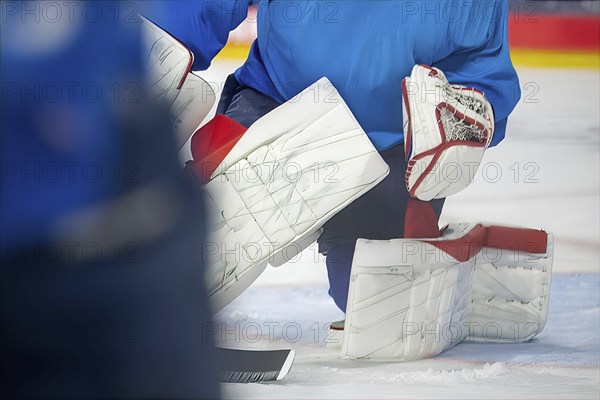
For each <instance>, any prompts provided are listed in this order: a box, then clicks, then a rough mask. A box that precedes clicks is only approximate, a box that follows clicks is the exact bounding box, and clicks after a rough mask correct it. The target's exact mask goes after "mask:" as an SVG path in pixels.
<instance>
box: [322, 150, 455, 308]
mask: <svg viewBox="0 0 600 400" xmlns="http://www.w3.org/2000/svg"><path fill="white" fill-rule="evenodd" d="M381 156H382V157H383V159H384V160H385V162H386V163H387V164H388V166H389V168H390V173H389V175H388V176H387V177H386V178H385V179H384V180H383V181H381V182H380V183H379V184H378V185H377V186H375V187H374V188H373V189H371V190H370V191H369V192H367V193H366V194H364V195H363V196H362V197H360V198H358V199H357V200H355V201H354V202H353V203H351V204H350V205H348V206H346V207H345V208H344V209H343V210H342V211H340V212H339V213H338V214H337V215H335V216H334V217H333V218H331V220H329V221H328V222H327V223H326V224H325V226H324V232H323V234H322V235H321V237H320V238H319V248H320V251H321V252H323V253H325V254H326V255H327V258H326V265H327V274H328V277H329V285H330V289H329V294H330V295H331V297H332V298H333V300H334V302H335V304H336V305H337V306H338V307H339V308H340V309H341V310H342V311H345V310H346V301H347V298H348V286H349V280H350V270H351V266H352V256H353V254H354V247H355V244H356V240H357V239H358V238H367V239H373V240H385V239H394V238H402V237H404V217H405V212H406V204H407V202H408V200H409V198H410V196H409V194H408V191H407V189H406V186H405V184H404V174H405V172H406V161H405V158H404V146H402V145H398V146H395V147H393V148H391V149H388V150H385V151H383V152H381ZM430 204H431V205H432V207H433V209H434V211H435V214H436V217H437V218H438V219H439V217H440V214H441V212H442V206H443V204H444V200H443V199H438V200H433V201H431V202H430Z"/></svg>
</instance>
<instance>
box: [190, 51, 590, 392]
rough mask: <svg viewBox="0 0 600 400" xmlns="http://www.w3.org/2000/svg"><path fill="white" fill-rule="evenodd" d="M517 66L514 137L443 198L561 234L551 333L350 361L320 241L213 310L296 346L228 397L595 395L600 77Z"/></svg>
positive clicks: (463, 208)
mask: <svg viewBox="0 0 600 400" xmlns="http://www.w3.org/2000/svg"><path fill="white" fill-rule="evenodd" d="M237 65H238V63H236V62H225V61H218V62H216V63H215V64H214V65H213V66H212V67H211V68H210V69H209V70H208V71H205V72H203V73H201V75H202V76H203V77H205V79H207V80H208V81H211V82H214V83H216V84H217V85H221V84H222V82H223V81H224V78H225V76H226V75H227V74H228V73H230V72H232V71H233V70H234V69H235V67H236V66H237ZM518 73H519V76H520V80H521V88H522V90H523V95H522V98H521V101H520V102H519V104H518V106H517V108H516V110H515V112H514V113H513V114H512V116H511V118H510V119H509V125H508V132H507V138H506V139H505V140H504V141H503V142H502V143H501V144H500V145H499V146H498V147H496V148H494V149H491V150H489V151H488V152H487V154H486V158H485V160H484V164H483V165H482V168H480V170H479V172H478V175H477V177H476V180H475V183H474V184H473V185H471V186H470V187H469V188H467V189H466V190H464V191H463V192H461V193H459V194H457V195H455V196H452V197H451V198H449V199H448V200H447V202H446V205H445V208H444V211H443V214H442V218H441V219H442V221H441V222H442V223H445V222H450V221H454V222H461V221H486V222H490V223H497V224H503V225H516V226H523V227H535V228H543V229H545V230H547V231H548V232H552V233H554V234H555V240H556V250H555V261H554V276H553V283H552V290H551V297H550V312H549V319H548V323H547V325H546V328H545V330H544V331H543V332H542V333H541V334H540V335H538V336H537V338H536V339H535V340H533V341H532V342H529V343H523V344H513V345H508V344H494V343H485V344H475V343H462V344H460V345H458V346H456V347H455V348H453V349H451V350H450V351H447V352H445V353H443V354H442V355H440V356H438V357H436V358H433V359H429V360H423V361H417V362H410V363H376V362H364V361H361V362H357V361H348V360H342V359H340V358H339V354H338V352H337V351H335V350H331V349H329V348H326V346H325V344H324V341H325V340H326V332H327V331H326V327H327V325H328V323H330V322H331V321H335V320H339V319H342V318H343V314H342V313H341V312H340V311H339V310H338V309H337V308H336V307H335V305H334V304H333V302H332V301H331V299H330V298H329V297H328V295H327V288H328V284H327V277H326V270H325V265H324V259H323V257H322V256H320V255H319V254H318V252H317V251H316V248H315V247H314V246H312V247H311V248H309V249H307V250H306V251H305V252H304V253H302V254H301V255H300V256H299V257H297V258H296V259H294V260H292V262H290V263H288V264H286V265H284V266H282V267H280V268H278V269H274V268H271V267H269V268H268V269H267V271H266V272H265V273H264V274H263V275H262V276H261V277H260V278H259V279H258V281H257V282H255V284H254V285H253V286H252V287H251V288H250V289H249V290H247V291H246V292H245V293H244V294H242V296H240V297H239V298H238V299H236V300H235V301H234V302H233V303H232V304H230V305H229V306H228V307H227V308H225V309H224V310H222V311H221V312H220V313H219V314H218V315H217V321H218V323H219V324H221V323H226V324H227V327H228V328H229V329H230V330H229V331H225V330H224V329H221V333H222V334H225V335H226V336H227V337H226V339H227V340H228V341H229V342H233V343H232V344H237V345H238V346H239V347H252V348H293V349H295V350H296V352H297V358H296V362H295V364H294V366H293V367H292V370H291V372H290V374H289V375H288V377H287V378H286V379H284V380H283V381H280V382H277V383H269V384H225V385H223V391H224V396H225V397H226V398H256V399H265V398H268V399H275V398H277V399H281V398H344V399H350V398H352V399H354V398H359V399H360V398H376V399H383V398H511V399H516V398H561V399H562V398H595V399H598V398H599V396H600V393H599V391H600V387H599V385H600V383H599V382H600V372H599V364H600V346H599V341H600V311H599V303H600V294H599V292H600V290H599V289H600V275H599V272H600V215H599V208H600V179H599V174H600V116H599V115H600V79H599V73H598V71H597V70H558V69H529V68H520V69H518ZM186 157H188V158H189V155H188V154H187V153H186V152H184V158H186ZM498 173H500V175H498ZM236 324H237V325H236ZM236 342H237V343H236Z"/></svg>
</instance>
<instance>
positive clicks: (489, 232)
mask: <svg viewBox="0 0 600 400" xmlns="http://www.w3.org/2000/svg"><path fill="white" fill-rule="evenodd" d="M425 242H426V243H429V244H430V245H432V246H435V247H437V248H438V249H440V250H442V251H444V252H445V253H447V254H449V255H450V256H452V257H453V258H455V259H456V260H458V261H460V262H465V261H468V260H470V259H471V258H473V257H475V256H476V255H477V254H478V253H479V252H480V251H481V249H482V248H484V247H491V248H495V249H502V250H512V251H520V252H524V253H530V254H544V253H546V251H547V250H546V249H547V246H548V234H547V233H546V232H544V231H538V230H535V229H524V228H507V227H504V226H483V225H479V224H478V225H475V226H474V227H473V229H471V230H470V231H469V232H467V233H466V234H465V235H464V236H463V237H461V238H459V239H454V240H435V241H434V240H431V241H430V240H425Z"/></svg>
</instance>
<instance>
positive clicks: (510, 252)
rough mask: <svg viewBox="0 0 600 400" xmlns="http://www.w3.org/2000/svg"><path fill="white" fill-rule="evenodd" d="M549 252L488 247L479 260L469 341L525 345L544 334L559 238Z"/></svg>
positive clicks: (549, 239)
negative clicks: (555, 248) (541, 333)
mask: <svg viewBox="0 0 600 400" xmlns="http://www.w3.org/2000/svg"><path fill="white" fill-rule="evenodd" d="M544 250H545V251H543V252H533V251H528V249H527V248H525V249H524V250H518V249H501V250H500V249H498V248H492V247H485V248H483V249H482V250H481V252H480V253H479V254H478V255H477V261H476V266H475V272H474V274H473V300H472V302H471V307H470V311H469V315H468V316H467V324H468V326H469V329H470V332H469V340H471V339H472V340H474V341H484V342H504V343H514V342H524V341H528V340H530V339H532V338H533V337H535V336H536V335H537V334H538V333H540V332H541V331H542V330H543V329H544V326H545V325H546V320H547V318H548V303H549V301H548V300H549V298H550V283H551V278H552V262H553V253H554V238H553V235H552V234H548V235H547V241H546V248H545V249H544Z"/></svg>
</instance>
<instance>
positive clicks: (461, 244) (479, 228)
mask: <svg viewBox="0 0 600 400" xmlns="http://www.w3.org/2000/svg"><path fill="white" fill-rule="evenodd" d="M486 233H487V229H486V228H485V227H484V226H483V225H475V226H474V227H473V229H471V230H470V231H469V232H467V233H466V234H465V235H464V236H463V237H461V238H460V239H454V240H436V241H433V240H432V241H429V240H425V242H426V243H429V244H430V245H432V246H435V247H437V248H438V249H440V250H442V251H443V252H445V253H446V254H449V255H450V256H452V257H453V258H455V259H456V260H458V261H460V262H465V261H468V260H470V259H471V258H473V257H475V256H476V255H477V254H478V253H479V252H480V251H481V249H482V248H484V247H485V239H486Z"/></svg>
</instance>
